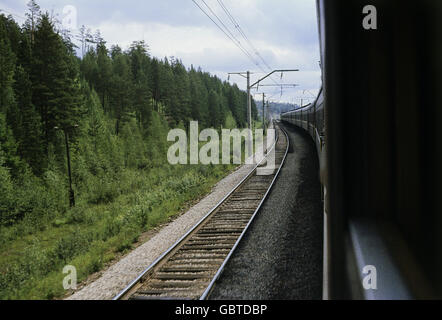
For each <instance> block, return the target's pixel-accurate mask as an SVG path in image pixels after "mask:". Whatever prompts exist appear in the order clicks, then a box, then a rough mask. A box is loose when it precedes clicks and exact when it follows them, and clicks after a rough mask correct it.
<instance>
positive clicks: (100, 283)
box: [67, 164, 254, 300]
mask: <svg viewBox="0 0 442 320" xmlns="http://www.w3.org/2000/svg"><path fill="white" fill-rule="evenodd" d="M253 167H254V166H253V165H250V164H245V165H242V166H241V167H239V168H238V169H237V170H236V171H234V172H233V173H232V174H230V175H228V176H227V177H225V178H224V179H222V180H221V181H220V182H218V183H217V184H216V185H215V187H214V188H213V190H212V192H211V193H210V194H209V195H207V196H206V197H205V198H203V199H202V200H201V201H200V202H199V203H198V204H196V205H195V206H193V207H192V208H190V209H189V210H188V211H187V212H186V213H184V214H183V215H181V216H179V217H178V218H177V219H175V220H174V221H173V222H171V223H169V224H168V225H166V226H164V227H163V228H161V230H159V232H158V233H157V234H155V235H154V236H153V237H152V238H151V239H150V240H148V241H147V242H146V243H144V244H143V245H141V246H139V247H138V248H136V249H134V250H133V251H132V252H130V253H129V254H128V255H127V256H125V257H123V258H122V259H121V260H120V261H118V262H116V263H115V264H113V265H112V266H110V267H109V268H108V269H107V270H105V271H103V272H102V274H101V276H100V277H99V278H98V279H97V280H95V281H93V282H91V283H89V284H87V285H86V286H85V287H84V288H82V289H80V290H79V291H77V292H76V293H74V294H73V295H71V296H69V297H68V298H67V299H68V300H108V299H112V298H113V297H115V296H116V295H117V294H118V293H119V292H121V290H123V289H124V288H126V287H127V286H128V285H129V284H130V283H131V282H132V281H133V280H134V279H135V278H137V276H138V275H139V274H141V272H143V271H144V270H145V269H146V268H147V267H148V266H149V265H150V264H152V263H153V262H154V261H155V260H156V259H157V258H159V257H160V256H161V254H162V253H163V252H165V251H166V250H167V249H168V248H169V247H171V246H172V245H173V244H174V243H175V242H176V241H177V240H179V239H180V238H181V237H182V236H183V235H184V234H186V233H187V232H188V231H189V230H190V229H191V228H192V227H193V226H194V225H195V224H196V223H198V221H200V220H201V219H202V218H203V217H204V216H205V215H206V214H207V213H208V212H209V211H210V210H211V209H212V208H213V207H214V206H215V205H217V204H218V203H219V202H220V201H221V200H222V199H223V198H224V197H225V196H226V195H227V194H228V193H229V192H230V191H231V190H232V189H233V188H234V187H235V186H236V185H237V184H238V183H239V182H241V180H242V179H243V178H244V177H245V176H246V175H247V174H248V173H249V172H250V170H252V169H253Z"/></svg>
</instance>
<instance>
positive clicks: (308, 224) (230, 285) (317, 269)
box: [210, 127, 323, 300]
mask: <svg viewBox="0 0 442 320" xmlns="http://www.w3.org/2000/svg"><path fill="white" fill-rule="evenodd" d="M287 132H288V134H289V138H290V143H291V145H292V146H291V148H290V149H292V150H291V151H293V152H291V153H289V154H288V156H287V159H286V162H285V165H284V167H283V168H282V170H281V172H280V175H279V177H278V180H277V181H276V183H275V185H274V186H273V189H272V191H271V193H270V195H269V197H268V198H267V201H266V202H265V203H264V205H263V207H262V208H261V210H260V212H259V213H258V215H257V216H256V218H255V220H254V222H253V223H252V225H251V226H250V228H249V230H248V231H247V233H246V234H245V236H244V238H243V239H242V241H241V243H240V244H239V246H238V247H237V249H236V251H235V252H234V254H233V255H232V258H231V260H230V261H229V262H228V263H227V265H226V268H225V270H224V272H223V273H222V275H221V277H220V278H219V280H218V281H217V283H216V284H215V287H214V289H213V291H212V294H211V295H210V299H214V300H217V299H222V300H231V299H232V300H276V299H281V300H296V299H321V298H322V242H323V211H322V202H321V189H320V183H319V168H318V160H317V155H316V151H315V146H314V144H313V141H311V140H310V138H309V137H308V136H306V134H304V133H303V132H301V131H300V130H299V129H294V128H292V127H289V128H287Z"/></svg>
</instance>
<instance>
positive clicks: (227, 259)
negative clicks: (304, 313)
mask: <svg viewBox="0 0 442 320" xmlns="http://www.w3.org/2000/svg"><path fill="white" fill-rule="evenodd" d="M280 129H281V131H282V132H283V133H284V135H285V137H286V139H287V140H286V141H287V146H286V150H285V154H284V157H283V159H282V161H281V164H280V165H279V168H278V171H277V172H276V174H275V177H274V178H273V180H272V182H271V184H270V186H269V188H268V189H267V192H266V193H265V195H264V197H263V198H262V200H261V202H260V203H259V205H258V207H257V208H256V210H255V212H254V213H253V215H252V217H251V218H250V220H249V222H248V223H247V226H246V227H245V228H244V230H243V232H242V233H241V235H240V236H239V238H238V240H237V241H236V243H235V245H234V246H233V248H232V250H230V252H229V254H228V255H227V257H226V259H225V260H224V262H223V263H222V265H221V266H220V268H219V269H218V271H217V273H216V274H215V276H214V277H213V278H212V281H211V282H210V284H209V286H208V287H207V288H206V290H205V291H204V293H203V295H202V296H201V297H200V300H206V299H207V298H208V297H209V295H210V292H211V291H212V289H213V286H214V285H215V283H216V281H218V279H219V277H220V276H221V274H222V273H223V271H224V268H225V266H226V265H227V263H228V262H229V260H230V258H231V257H232V255H233V253H234V252H235V250H236V248H237V247H238V245H239V243H240V242H241V240H242V238H243V237H244V235H245V234H246V233H247V231H248V229H249V227H250V226H251V224H252V223H253V221H254V219H255V217H256V215H257V214H258V212H259V210H260V209H261V207H262V205H263V204H264V202H265V201H266V200H267V197H268V195H269V193H270V191H271V190H272V188H273V185H274V184H275V182H276V179H277V178H278V176H279V173H280V171H281V169H282V167H283V165H284V162H285V159H286V158H287V154H288V151H289V143H290V142H289V137H288V135H287V132H285V130H284V129H282V128H281V127H280Z"/></svg>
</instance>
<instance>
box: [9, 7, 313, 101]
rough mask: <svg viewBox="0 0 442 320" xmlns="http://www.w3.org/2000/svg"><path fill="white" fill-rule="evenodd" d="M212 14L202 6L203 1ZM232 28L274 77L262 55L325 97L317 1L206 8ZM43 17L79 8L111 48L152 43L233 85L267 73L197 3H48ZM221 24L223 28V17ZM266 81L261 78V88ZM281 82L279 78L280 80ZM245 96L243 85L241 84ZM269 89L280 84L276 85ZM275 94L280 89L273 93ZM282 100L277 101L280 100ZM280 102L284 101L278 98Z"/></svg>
mask: <svg viewBox="0 0 442 320" xmlns="http://www.w3.org/2000/svg"><path fill="white" fill-rule="evenodd" d="M195 1H197V3H199V4H200V6H201V7H202V8H204V9H205V10H206V11H207V12H208V13H210V11H209V9H208V8H207V7H206V6H205V4H204V3H203V2H202V0H195ZM204 1H205V2H206V3H207V5H208V6H210V8H211V10H213V12H214V13H215V14H216V15H217V16H218V18H219V19H221V20H222V21H223V23H224V24H225V25H226V26H227V27H228V28H229V30H230V32H231V33H232V34H233V36H234V37H235V38H237V39H238V40H239V41H240V42H241V44H242V45H243V47H245V48H246V49H247V50H248V52H249V53H250V54H251V55H252V56H253V58H254V60H255V61H258V62H259V63H260V65H261V68H262V69H264V71H268V70H267V68H266V67H265V65H264V63H263V62H262V61H261V59H260V58H259V57H258V56H256V55H255V53H254V48H251V47H250V46H249V45H248V41H250V42H252V44H253V46H254V47H255V48H256V49H257V50H258V51H259V53H260V55H261V56H262V57H263V58H264V60H265V61H266V63H267V64H268V65H270V67H272V68H278V69H279V68H299V69H301V70H302V72H298V73H293V74H286V75H285V76H284V78H283V81H284V82H285V83H289V82H292V83H297V84H301V85H302V87H301V88H300V90H301V89H302V90H304V89H307V90H317V89H318V88H319V86H320V83H321V82H320V70H319V65H318V61H319V46H318V34H317V21H316V11H315V10H316V1H315V0H293V1H287V0H272V1H268V0H241V1H238V0H222V1H221V0H204ZM26 2H27V1H26V0H20V1H12V0H0V8H2V7H4V8H9V9H10V10H16V11H15V12H17V13H19V14H20V15H24V12H25V10H26ZM37 2H38V3H39V4H40V6H41V7H42V8H43V9H46V10H49V11H51V10H53V11H54V12H56V13H57V12H58V13H61V12H62V9H63V7H64V6H65V5H74V6H75V7H76V8H77V12H78V25H79V26H80V25H83V24H84V25H86V26H88V27H90V28H92V29H100V31H101V33H102V35H103V37H104V38H105V40H106V41H107V42H108V44H109V45H112V44H119V45H120V46H121V47H123V48H127V47H128V46H129V45H130V44H131V43H132V42H133V41H136V40H143V39H144V40H145V41H146V43H147V44H148V45H149V47H150V51H151V54H152V55H153V56H156V57H159V58H163V57H165V56H175V57H177V58H180V59H181V60H182V61H183V63H184V64H185V65H186V66H188V67H190V65H194V66H195V67H196V66H201V67H202V68H203V70H205V71H208V72H211V73H214V74H216V75H218V76H219V77H220V78H221V79H224V80H226V79H227V73H228V72H232V71H235V72H237V71H246V70H250V71H255V72H262V71H263V70H261V68H258V67H257V66H256V65H255V64H254V63H253V62H252V61H250V59H249V58H247V57H246V55H244V53H243V52H242V51H241V50H240V49H238V47H237V46H236V45H235V44H234V43H233V42H232V41H231V40H229V39H228V38H227V37H226V36H225V35H224V34H223V33H222V32H221V31H220V30H219V29H218V28H217V27H216V25H215V24H214V23H213V22H212V21H210V20H209V18H207V16H205V15H204V13H202V12H201V11H200V9H198V7H197V6H195V4H194V3H193V2H192V1H191V0H163V1H153V0H151V1H138V0H137V1H136V0H125V1H105V0H95V1H90V0H57V1H55V0H40V1H37ZM220 3H223V4H224V5H225V6H226V7H227V8H228V10H229V12H230V13H231V14H232V16H233V17H234V19H235V20H236V22H237V23H238V24H239V25H240V27H241V31H243V32H244V33H245V34H246V36H247V39H248V41H247V40H245V39H243V38H242V36H241V33H240V31H239V30H238V28H236V27H235V25H234V24H233V23H232V22H231V21H230V18H229V17H228V15H226V13H225V12H224V11H223V9H222V7H221V6H220ZM213 19H214V20H215V21H216V22H217V23H218V24H219V25H220V26H221V25H222V24H221V23H220V22H219V21H218V19H217V18H216V17H213ZM259 76H263V73H261V74H255V75H253V77H254V78H253V80H256V79H258V77H259ZM273 78H274V79H275V80H277V81H281V80H280V79H279V76H276V75H275V76H274V77H273ZM233 81H235V82H237V83H238V85H239V87H240V88H242V89H245V81H243V79H242V78H239V79H233V78H232V82H233ZM269 83H272V82H271V80H270V82H269ZM268 91H269V92H275V91H277V88H269V90H268ZM300 94H302V92H301V93H300V92H296V91H294V90H292V91H286V93H285V94H284V96H283V98H282V100H287V101H291V100H293V99H294V98H295V97H297V96H299V95H300ZM276 96H277V95H276ZM277 98H278V99H279V97H277Z"/></svg>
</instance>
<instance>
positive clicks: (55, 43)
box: [31, 14, 80, 155]
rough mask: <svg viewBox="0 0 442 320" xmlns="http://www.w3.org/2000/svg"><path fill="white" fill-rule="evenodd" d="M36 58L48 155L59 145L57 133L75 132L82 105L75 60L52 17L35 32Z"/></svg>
mask: <svg viewBox="0 0 442 320" xmlns="http://www.w3.org/2000/svg"><path fill="white" fill-rule="evenodd" d="M32 58H33V63H32V71H31V81H32V84H33V88H32V89H33V94H32V102H33V104H34V105H35V107H36V108H37V110H38V111H39V113H40V116H41V121H42V123H43V125H42V130H43V140H44V151H45V154H46V155H48V152H49V145H50V144H55V143H56V129H57V128H59V129H62V130H71V128H72V127H74V126H75V124H76V121H77V117H78V111H79V105H80V101H78V97H79V95H78V90H79V84H78V75H77V73H78V70H77V68H76V65H75V60H74V58H73V57H72V56H71V55H70V53H69V50H68V49H67V48H66V47H65V45H64V42H63V40H62V38H61V37H60V35H59V34H57V33H55V31H54V27H53V24H52V23H51V22H50V19H49V16H48V14H44V15H43V16H42V17H41V21H40V23H39V24H38V26H37V29H36V31H35V43H34V46H33V56H32ZM70 136H71V137H73V134H71V135H70Z"/></svg>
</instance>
